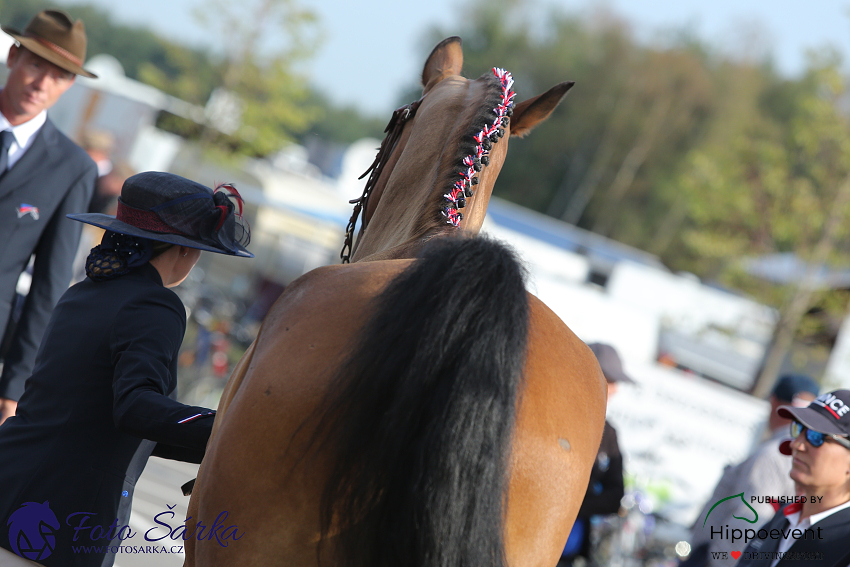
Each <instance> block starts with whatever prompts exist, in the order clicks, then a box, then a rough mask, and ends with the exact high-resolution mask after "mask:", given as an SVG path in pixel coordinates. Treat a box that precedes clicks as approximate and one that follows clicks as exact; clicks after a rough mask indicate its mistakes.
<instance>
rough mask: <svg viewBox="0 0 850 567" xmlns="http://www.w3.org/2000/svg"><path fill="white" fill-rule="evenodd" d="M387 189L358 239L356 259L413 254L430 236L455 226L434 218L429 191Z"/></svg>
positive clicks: (381, 258) (401, 256)
mask: <svg viewBox="0 0 850 567" xmlns="http://www.w3.org/2000/svg"><path fill="white" fill-rule="evenodd" d="M388 189H390V190H388V191H384V193H383V195H382V198H381V201H380V203H378V207H377V208H376V210H375V214H374V215H373V216H372V218H371V219H370V221H369V224H368V225H367V228H366V230H365V231H364V232H363V234H362V236H361V238H360V240H359V241H358V243H357V250H356V251H355V254H354V256H353V259H354V260H355V261H360V260H369V261H371V260H392V259H401V258H413V257H415V256H416V255H417V253H418V251H419V249H420V248H421V247H422V245H424V244H425V243H426V242H427V241H428V240H430V239H431V238H433V237H435V236H438V235H440V234H445V233H446V232H447V231H448V229H451V228H452V227H450V226H448V225H446V226H445V227H444V226H441V225H439V224H435V223H434V221H432V220H431V219H432V218H433V217H434V212H435V211H434V210H433V209H432V208H431V205H432V204H433V203H432V202H433V199H431V197H430V195H429V194H428V191H424V190H417V188H414V189H413V190H411V191H409V192H403V191H393V190H392V189H391V188H388Z"/></svg>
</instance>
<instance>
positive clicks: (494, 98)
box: [415, 72, 502, 234]
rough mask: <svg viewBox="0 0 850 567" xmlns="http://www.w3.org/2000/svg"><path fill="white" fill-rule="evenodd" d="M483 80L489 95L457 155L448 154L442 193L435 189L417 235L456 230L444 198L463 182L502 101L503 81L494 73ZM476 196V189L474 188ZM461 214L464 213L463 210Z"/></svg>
mask: <svg viewBox="0 0 850 567" xmlns="http://www.w3.org/2000/svg"><path fill="white" fill-rule="evenodd" d="M478 80H479V81H484V82H485V84H486V94H485V96H484V99H483V100H482V101H481V104H480V106H479V107H478V110H477V111H476V112H475V114H473V116H472V118H471V119H470V120H469V122H468V123H467V124H466V125H465V126H464V127H463V130H462V131H461V135H460V136H458V137H457V147H456V148H455V151H454V152H453V153H450V154H449V153H447V155H450V156H451V159H450V160H447V161H446V163H445V164H444V166H443V171H442V172H441V173H440V176H439V181H438V183H437V185H436V187H437V188H439V190H435V191H434V192H433V193H432V194H431V195H430V196H429V198H428V205H427V206H428V211H429V212H428V214H426V215H422V217H421V221H420V223H419V224H418V225H417V226H416V230H415V233H416V234H425V233H427V232H433V231H434V230H436V231H438V232H439V233H450V232H452V231H454V230H456V229H455V227H453V226H451V225H450V224H448V223H447V221H446V217H445V216H443V214H442V213H441V210H442V209H443V206H444V204H445V199H444V197H443V195H444V194H445V193H447V192H448V191H449V190H450V189H451V187H452V186H453V185H454V183H455V182H456V181H457V180H458V179H460V172H461V171H463V170H464V169H466V166H464V165H463V158H465V157H466V156H468V155H472V154H474V153H475V147H476V146H477V144H478V143H477V142H476V141H475V136H476V135H478V133H479V132H480V131H481V128H482V127H483V126H484V125H485V124H492V123H493V120H494V119H495V117H496V114H495V112H494V109H495V108H496V107H497V106H498V105H499V102H500V101H501V97H502V94H501V83H500V81H499V78H498V77H496V76H495V75H494V74H493V73H492V72H488V73H484V74H483V75H481V77H479V78H478ZM472 191H473V193H474V192H475V187H474V186H473V187H472ZM461 212H463V211H462V210H461Z"/></svg>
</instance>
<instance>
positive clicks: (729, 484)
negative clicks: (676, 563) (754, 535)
mask: <svg viewBox="0 0 850 567" xmlns="http://www.w3.org/2000/svg"><path fill="white" fill-rule="evenodd" d="M818 391H819V387H818V384H817V382H815V381H814V380H813V379H811V378H810V377H808V376H805V375H803V374H786V375H784V376H781V377H780V378H779V380H777V381H776V384H775V385H774V387H773V391H772V392H771V394H770V398H769V401H770V414H769V417H768V422H767V428H768V431H769V433H770V436H769V438H768V439H766V440H765V441H763V442H761V443H760V444H758V446H756V448H755V449H754V450H753V452H752V453H751V454H750V455H749V456H748V457H747V458H746V459H745V460H744V461H742V462H740V463H738V464H737V465H733V466H727V467H726V468H725V469H724V471H723V475H722V476H721V477H720V480H719V481H718V483H717V485H716V486H715V488H714V491H713V492H712V495H711V497H710V498H709V499H708V500H707V501H706V503H705V506H703V509H702V511H701V512H700V515H699V516H697V521H696V523H695V524H694V526H693V530H692V534H691V542H690V543H691V546H692V549H693V551H692V553H691V557H690V558H689V559H688V560H687V561H685V562H683V564H682V565H683V566H685V567H701V566H711V567H724V566H727V565H731V564H732V563H734V561H733V560H731V559H729V558H728V556H727V558H726V559H721V554H720V553H718V552H722V551H728V550H729V549H728V547H729V542H728V541H726V540H722V539H719V538H713V539H712V538H711V528H712V527H713V528H714V529H715V530H717V529H718V528H720V527H722V526H726V525H733V524H734V523H735V521H736V520H735V517H736V516H737V517H739V518H742V517H751V516H752V515H753V512H752V511H751V510H750V508H751V509H752V510H755V512H756V513H757V514H758V517H759V522H760V523H764V522H765V521H766V519H767V518H769V517H771V516H772V515H773V514H774V512H776V508H775V507H774V505H772V504H771V503H769V502H765V501H764V500H762V501H761V502H750V497H752V496H775V497H776V498H777V499H778V498H779V497H780V496H788V495H793V494H794V491H795V488H794V483H793V481H792V480H791V479H790V478H789V477H788V469H789V468H790V466H791V459H789V458H788V457H786V456H783V455H782V454H780V453H779V451H778V450H777V449H778V447H779V444H780V443H781V442H782V440H783V439H784V438H786V437H787V435H788V425H789V423H790V422H789V420H788V419H786V418H785V417H784V416H783V415H781V414H779V413H778V412H777V410H778V409H779V407H780V406H783V405H791V406H795V407H805V406H807V405H808V404H809V402H811V401H812V400H814V399H815V396H817V395H818ZM741 492H743V493H744V497H745V499H746V500H747V502H748V503H749V508H748V504H746V503H744V502H743V501H741V500H740V499H737V500H735V501H734V504H733V503H727V504H725V505H724V506H722V507H719V508H717V509H716V510H714V511H713V512H712V513H711V516H710V518H709V520H708V522H707V523H706V524H705V526H703V520H704V519H705V517H706V514H708V512H709V511H710V507H711V506H713V505H714V504H715V503H716V502H717V501H718V500H720V499H721V498H726V497H727V496H732V495H735V494H739V493H741ZM748 527H749V526H748ZM753 527H756V526H753Z"/></svg>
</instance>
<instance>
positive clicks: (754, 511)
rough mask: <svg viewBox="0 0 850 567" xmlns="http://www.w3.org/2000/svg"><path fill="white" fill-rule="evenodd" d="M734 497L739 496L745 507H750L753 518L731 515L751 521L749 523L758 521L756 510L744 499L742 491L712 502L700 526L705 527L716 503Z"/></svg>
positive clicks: (737, 518)
mask: <svg viewBox="0 0 850 567" xmlns="http://www.w3.org/2000/svg"><path fill="white" fill-rule="evenodd" d="M734 498H740V499H741V502H743V503H744V505H746V507H747V508H749V509H750V511H751V512H752V513H753V514H755V518H753V519H752V520H751V519H749V518H744V517H742V516H736V515H734V514H733V515H732V517H733V518H735V519H736V520H744V521H745V522H749V523H751V524H755V523H756V522H758V521H759V513H758V512H756V510H755V508H753V507H752V506H750V505H749V503H748V502H747V501H746V500H745V499H744V493H743V492H741V493H740V494H733V495H732V496H727V497H726V498H721V499H720V500H718V501H717V502H715V503H714V506H712V507H711V510H709V511H708V514H706V515H705V520H704V521H703V522H702V527H703V528H705V523H706V522H707V521H708V517H709V516H710V515H711V512H712V511H713V510H714V509H715V508H717V505H718V504H720V503H721V502H726V501H727V500H732V499H734Z"/></svg>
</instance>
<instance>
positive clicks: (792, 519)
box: [770, 500, 850, 567]
mask: <svg viewBox="0 0 850 567" xmlns="http://www.w3.org/2000/svg"><path fill="white" fill-rule="evenodd" d="M845 508H850V500H848V501H847V502H845V503H844V504H839V505H838V506H835V507H834V508H830V509H829V510H826V511H824V512H821V513H819V514H812V515H811V516H809V517H808V518H806V519H805V520H803V521H802V522H801V521H800V514H802V513H803V512H802V510H801V511H799V512H794V513H793V514H788V515H787V516H786V517H785V519H786V520H788V528H789V532H788V533H789V535H790V533H791V531H790V530H806V529H808V528H811V527H812V526H814V525H815V524H817V523H818V522H820V521H821V520H823V519H824V518H828V517H830V516H832V515H833V514H835V513H836V512H839V511H841V510H844V509H845ZM796 541H797V540H796V539H794V538H793V537H788V538H784V539H782V540H780V541H779V547H778V548H777V549H776V551H778V552H779V553H784V552H786V551H788V550H789V549H791V546H792V545H794V543H796ZM779 557H782V556H781V555H779V556H777V558H776V559H774V560H773V562H772V563H771V564H770V567H776V564H777V563H779Z"/></svg>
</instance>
